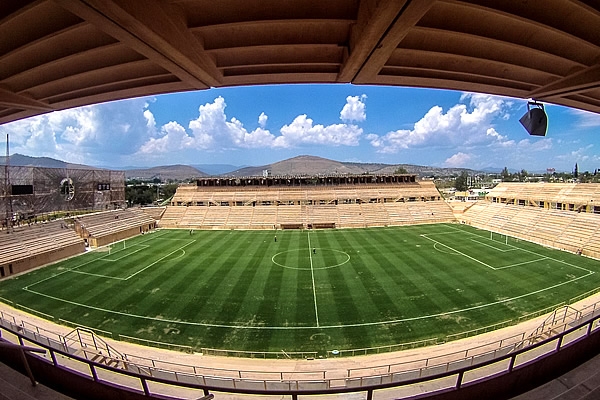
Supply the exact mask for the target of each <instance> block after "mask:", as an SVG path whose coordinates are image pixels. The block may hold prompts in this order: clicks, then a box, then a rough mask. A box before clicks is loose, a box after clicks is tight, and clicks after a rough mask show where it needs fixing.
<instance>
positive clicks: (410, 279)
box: [0, 224, 600, 352]
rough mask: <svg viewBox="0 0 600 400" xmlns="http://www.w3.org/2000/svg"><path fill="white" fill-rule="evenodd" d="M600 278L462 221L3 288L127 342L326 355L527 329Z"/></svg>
mask: <svg viewBox="0 0 600 400" xmlns="http://www.w3.org/2000/svg"><path fill="white" fill-rule="evenodd" d="M598 271H600V262H598V261H596V260H592V259H589V258H585V257H581V256H577V255H573V254H570V253H565V252H561V251H557V250H552V249H548V248H544V247H541V246H538V245H535V244H532V243H529V242H525V241H519V240H516V239H512V238H508V239H506V237H505V236H501V235H498V234H493V235H492V234H490V232H487V231H482V230H477V229H474V228H471V227H469V226H465V225H457V224H440V225H418V226H408V227H394V228H391V227H390V228H370V229H348V230H317V231H194V232H193V233H192V232H190V231H188V230H160V231H156V232H153V233H150V234H146V235H142V236H138V237H136V238H133V239H129V240H127V241H124V242H119V243H115V244H114V245H112V246H111V247H110V249H109V248H104V249H98V250H94V251H90V252H87V253H86V254H84V255H81V256H78V257H75V258H71V259H68V260H65V261H62V262H60V263H57V264H53V265H51V266H48V267H45V268H41V269H38V270H35V271H32V272H30V273H28V274H25V275H21V276H18V277H15V278H13V279H8V280H5V281H3V282H0V297H2V298H3V299H7V300H10V301H12V302H14V303H17V304H19V305H21V306H26V307H28V308H29V309H32V310H35V311H37V312H41V313H45V314H49V315H51V316H53V317H54V318H55V319H56V320H58V319H59V318H61V319H64V320H67V321H70V322H72V323H75V324H81V325H83V326H87V327H93V328H96V329H101V330H103V331H108V332H111V333H112V334H113V337H116V336H117V335H119V334H120V335H127V336H131V337H135V338H140V339H146V340H152V341H159V342H166V343H174V344H179V345H185V346H191V347H192V348H194V349H197V350H198V351H199V350H200V349H201V348H217V349H232V350H245V351H275V352H280V351H282V350H284V351H286V352H291V351H317V352H324V351H328V350H333V349H339V350H343V349H357V348H365V347H374V346H384V345H392V344H398V343H408V342H413V341H418V340H424V339H428V338H435V337H437V338H444V337H446V336H447V335H452V334H456V333H460V332H465V331H470V330H473V329H477V328H480V327H484V326H489V325H492V324H496V323H500V322H503V321H507V320H514V319H516V318H518V317H520V316H523V315H527V314H530V313H533V312H536V311H539V310H542V309H545V308H547V307H550V306H553V305H556V304H558V303H561V302H564V301H568V300H569V299H571V298H573V297H575V296H577V295H580V294H582V293H585V292H588V291H590V290H593V289H595V288H597V287H598V286H600V279H599V278H600V274H598V273H597V272H598Z"/></svg>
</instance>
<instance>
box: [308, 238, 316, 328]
mask: <svg viewBox="0 0 600 400" xmlns="http://www.w3.org/2000/svg"><path fill="white" fill-rule="evenodd" d="M306 236H307V237H308V257H309V258H310V274H311V276H312V288H313V299H314V300H315V318H316V320H317V328H318V327H319V309H318V307H317V289H316V287H315V270H314V268H313V260H312V247H311V245H310V233H309V232H306Z"/></svg>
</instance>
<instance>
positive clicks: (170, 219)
mask: <svg viewBox="0 0 600 400" xmlns="http://www.w3.org/2000/svg"><path fill="white" fill-rule="evenodd" d="M186 210H187V207H179V206H169V207H167V209H166V210H165V212H164V213H163V215H162V218H161V219H160V222H159V226H161V227H163V228H177V227H178V226H179V222H180V221H181V219H182V218H183V216H184V215H185V211H186Z"/></svg>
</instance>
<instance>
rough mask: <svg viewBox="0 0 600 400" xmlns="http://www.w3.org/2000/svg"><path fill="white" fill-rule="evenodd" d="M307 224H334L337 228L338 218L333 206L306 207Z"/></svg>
mask: <svg viewBox="0 0 600 400" xmlns="http://www.w3.org/2000/svg"><path fill="white" fill-rule="evenodd" d="M306 211H307V216H306V219H307V221H308V223H311V224H319V223H335V224H336V226H339V223H340V221H339V217H338V212H337V207H336V206H335V204H328V205H318V206H306Z"/></svg>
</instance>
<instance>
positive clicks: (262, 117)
mask: <svg viewBox="0 0 600 400" xmlns="http://www.w3.org/2000/svg"><path fill="white" fill-rule="evenodd" d="M268 118H269V117H267V115H266V114H265V113H264V112H261V113H260V115H259V116H258V125H260V127H261V128H264V127H265V126H266V125H267V119H268Z"/></svg>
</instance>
